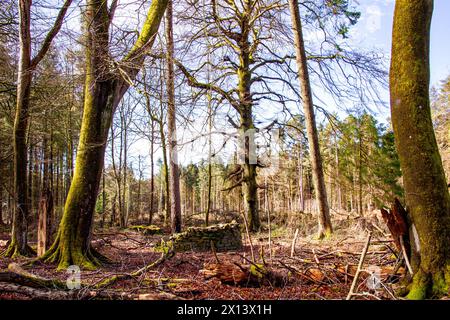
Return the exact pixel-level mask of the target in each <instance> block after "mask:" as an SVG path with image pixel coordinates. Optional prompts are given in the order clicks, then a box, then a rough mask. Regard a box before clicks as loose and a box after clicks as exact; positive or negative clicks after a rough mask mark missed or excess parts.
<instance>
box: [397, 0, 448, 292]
mask: <svg viewBox="0 0 450 320" xmlns="http://www.w3.org/2000/svg"><path fill="white" fill-rule="evenodd" d="M432 12H433V1H432V0H397V2H396V7H395V14H394V27H393V41H392V60H391V72H390V90H391V114H392V124H393V129H394V134H395V142H396V147H397V151H398V154H399V158H400V164H401V168H402V173H403V182H404V187H405V196H406V204H407V208H408V213H409V215H410V219H411V222H412V223H413V224H414V226H415V227H416V230H417V234H418V237H419V242H420V251H419V252H418V253H419V254H420V259H419V258H418V257H413V260H414V261H420V262H419V263H418V266H417V268H416V269H417V270H416V272H415V274H414V276H413V281H412V285H411V289H410V291H409V294H408V296H407V297H408V298H410V299H424V298H435V297H439V296H441V295H443V294H447V293H448V287H449V283H450V281H449V280H450V279H449V276H448V261H450V247H449V243H450V195H449V193H448V189H447V183H446V180H445V174H444V170H443V167H442V161H441V157H440V154H439V151H438V147H437V143H436V138H435V135H434V131H433V124H432V121H431V112H430V99H429V82H430V81H429V78H430V70H429V42H430V25H431V17H432ZM411 243H415V239H411Z"/></svg>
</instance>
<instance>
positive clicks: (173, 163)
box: [166, 0, 181, 233]
mask: <svg viewBox="0 0 450 320" xmlns="http://www.w3.org/2000/svg"><path fill="white" fill-rule="evenodd" d="M172 11H173V8H172V0H169V2H168V4H167V11H166V37H167V59H166V61H167V102H168V103H167V104H168V106H167V127H168V128H167V129H168V130H167V131H168V138H169V161H170V172H169V175H170V178H169V181H170V190H171V193H170V218H171V227H172V232H173V233H175V232H181V198H180V173H179V171H180V170H179V168H178V150H177V125H176V108H175V73H174V64H173V55H174V48H173V21H172Z"/></svg>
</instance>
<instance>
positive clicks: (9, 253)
mask: <svg viewBox="0 0 450 320" xmlns="http://www.w3.org/2000/svg"><path fill="white" fill-rule="evenodd" d="M34 255H36V252H35V251H34V250H33V249H32V248H31V247H30V246H29V245H28V244H27V245H26V246H25V248H24V249H21V248H19V245H18V244H17V242H16V241H15V240H12V241H10V243H9V245H8V248H6V250H5V251H3V252H2V253H1V254H0V256H2V257H4V258H13V259H14V258H20V257H32V256H34Z"/></svg>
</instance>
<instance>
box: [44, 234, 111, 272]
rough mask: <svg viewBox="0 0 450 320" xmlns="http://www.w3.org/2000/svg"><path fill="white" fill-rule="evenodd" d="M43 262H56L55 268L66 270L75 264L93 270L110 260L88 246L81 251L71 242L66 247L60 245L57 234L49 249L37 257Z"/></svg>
mask: <svg viewBox="0 0 450 320" xmlns="http://www.w3.org/2000/svg"><path fill="white" fill-rule="evenodd" d="M37 260H39V261H42V262H44V263H51V264H57V270H60V271H61V270H66V269H67V268H68V267H69V266H72V265H76V266H79V267H80V268H82V269H86V270H95V269H97V268H98V267H101V266H103V265H104V264H109V263H111V261H110V260H109V259H108V258H106V257H105V256H103V255H102V254H100V253H99V252H98V251H97V250H95V249H94V248H92V247H90V248H89V249H88V250H87V251H85V252H82V250H81V248H77V247H76V246H75V245H73V244H69V247H68V248H66V247H64V246H62V245H61V242H60V237H59V236H58V237H57V238H56V240H55V242H54V243H53V245H52V246H51V247H50V249H49V250H48V251H47V252H46V253H45V254H44V255H43V256H42V257H40V258H39V259H37Z"/></svg>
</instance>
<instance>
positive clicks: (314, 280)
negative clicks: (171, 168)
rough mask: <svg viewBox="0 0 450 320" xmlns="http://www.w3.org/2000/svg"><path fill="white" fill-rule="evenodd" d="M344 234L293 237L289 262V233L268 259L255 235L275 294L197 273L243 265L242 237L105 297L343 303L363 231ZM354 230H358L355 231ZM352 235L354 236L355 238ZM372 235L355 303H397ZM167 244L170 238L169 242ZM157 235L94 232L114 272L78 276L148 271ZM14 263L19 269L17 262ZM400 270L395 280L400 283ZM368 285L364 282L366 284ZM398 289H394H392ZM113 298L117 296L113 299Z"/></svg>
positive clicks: (281, 234)
mask: <svg viewBox="0 0 450 320" xmlns="http://www.w3.org/2000/svg"><path fill="white" fill-rule="evenodd" d="M349 225H353V227H351V226H350V227H349V229H348V230H345V232H342V231H341V232H339V231H337V232H336V234H335V235H333V236H332V237H331V239H327V240H321V241H319V240H315V239H314V236H313V235H310V236H302V237H298V239H297V240H296V242H295V250H294V254H293V255H292V256H291V250H292V242H293V237H294V230H290V229H287V228H278V229H277V228H275V227H274V229H273V232H272V236H271V245H270V246H271V248H272V255H271V256H270V254H269V241H268V233H267V232H261V233H258V234H255V235H252V237H251V239H252V247H253V252H254V255H255V260H256V261H257V263H262V261H264V262H265V266H266V267H267V268H269V269H270V270H273V271H275V272H276V273H277V274H279V275H281V276H282V277H283V279H284V281H283V283H282V284H278V285H276V286H273V285H271V284H263V285H260V286H253V287H247V286H242V285H241V286H236V285H230V284H223V283H221V282H220V281H219V280H218V279H216V278H211V279H205V278H204V275H203V274H202V272H200V270H202V269H203V268H204V266H205V264H208V263H217V258H218V259H219V261H221V262H224V261H225V262H237V263H238V264H241V265H245V264H247V265H248V261H249V260H251V248H250V245H249V242H248V237H247V236H246V234H243V235H242V236H243V239H244V248H243V249H242V250H240V251H237V252H224V253H218V254H217V257H216V255H215V254H214V253H213V252H193V251H191V252H177V253H176V254H175V256H173V257H172V258H170V259H168V260H166V261H165V262H163V263H162V264H160V265H159V266H157V267H155V268H152V269H150V270H148V271H147V272H146V273H144V274H142V275H141V276H139V277H137V278H133V279H129V280H123V281H119V282H117V283H115V284H114V285H112V286H111V287H110V288H108V290H113V291H115V292H116V293H117V292H120V293H126V294H132V295H133V294H137V295H138V294H147V293H161V292H162V293H170V294H172V295H175V296H177V297H179V298H183V299H235V300H241V299H244V300H252V299H273V300H277V299H283V300H290V299H345V298H346V296H347V294H348V292H349V290H350V287H351V283H352V280H353V276H354V274H355V272H356V269H357V265H358V261H359V259H360V256H361V251H362V249H363V247H364V246H365V244H366V242H367V240H366V239H367V234H368V233H367V229H365V230H359V231H358V232H355V230H354V229H355V225H358V224H353V223H349ZM356 227H357V226H356ZM352 230H353V231H352ZM375 231H376V232H374V233H373V237H372V241H371V245H370V247H369V250H368V252H367V255H366V259H365V262H364V266H363V269H364V270H365V271H364V272H362V273H361V276H360V279H359V281H358V283H357V286H356V289H355V292H357V293H359V295H357V296H355V297H354V298H355V299H394V298H395V297H394V295H393V292H394V291H395V288H394V287H393V286H395V284H393V283H392V281H388V277H390V276H392V274H393V272H394V266H395V264H396V257H395V254H394V252H396V251H397V250H396V249H395V245H394V244H393V243H392V242H391V241H390V239H389V237H387V236H386V234H383V233H382V231H381V230H380V232H379V231H377V230H375ZM166 236H167V235H166ZM8 237H9V234H8V233H7V230H6V229H4V230H3V232H1V233H0V251H2V250H3V249H4V248H6V241H7V239H8ZM161 237H162V236H161V235H151V236H147V235H143V234H142V233H139V232H136V231H131V230H129V229H125V230H119V229H117V228H111V229H106V230H102V231H101V232H100V231H97V232H95V233H94V236H93V247H94V248H96V249H98V250H99V251H100V252H101V253H102V254H104V255H106V256H107V257H108V258H110V259H111V260H112V261H114V264H111V265H105V266H104V267H102V268H99V269H98V270H96V271H84V270H83V271H82V272H81V281H82V283H83V285H86V286H88V287H89V286H93V285H95V284H97V283H99V282H101V281H102V280H104V279H106V278H109V277H111V276H113V275H117V274H127V273H131V272H133V271H135V270H137V269H139V268H141V267H143V266H146V265H148V264H150V263H152V262H153V261H155V260H157V259H158V258H159V257H160V256H161V252H158V251H157V250H156V249H155V246H156V245H157V244H158V243H160V241H161ZM11 262H13V261H12V260H11V259H5V258H0V270H4V269H6V268H7V267H8V264H9V263H11ZM14 262H21V261H17V260H15V261H14ZM27 270H28V271H30V272H32V273H33V274H36V275H39V276H42V277H46V278H56V279H60V280H62V281H65V280H66V279H67V277H68V274H67V273H65V272H57V271H55V267H54V266H52V265H43V264H39V263H37V264H35V265H34V266H33V267H32V268H27ZM404 272H405V271H404V268H400V270H399V271H398V272H397V274H396V276H394V278H397V279H398V277H400V276H403V275H404ZM373 273H375V274H376V279H380V280H381V282H379V283H378V284H377V285H376V289H373V287H372V289H371V288H370V287H371V285H370V283H369V280H370V279H369V277H372V278H373V277H374V276H371V275H370V274H373ZM368 279H369V280H368ZM394 282H395V281H394ZM116 298H117V295H116ZM0 299H30V297H29V296H25V295H22V294H16V293H2V292H0Z"/></svg>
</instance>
